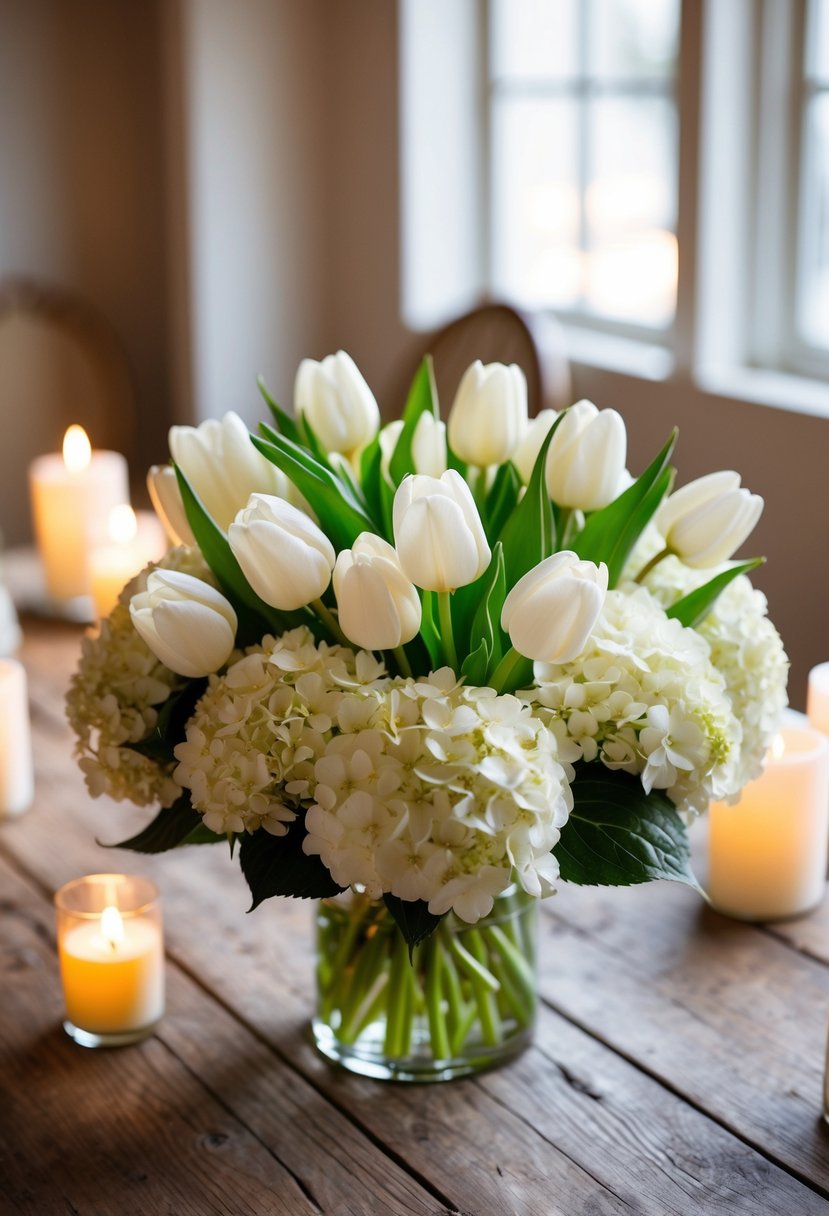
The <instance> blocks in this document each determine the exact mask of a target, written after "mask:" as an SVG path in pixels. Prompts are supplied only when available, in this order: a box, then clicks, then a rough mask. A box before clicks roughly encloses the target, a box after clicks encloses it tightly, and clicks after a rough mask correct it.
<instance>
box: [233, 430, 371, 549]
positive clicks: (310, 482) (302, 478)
mask: <svg viewBox="0 0 829 1216" xmlns="http://www.w3.org/2000/svg"><path fill="white" fill-rule="evenodd" d="M253 442H254V444H255V445H256V447H257V448H258V449H259V451H260V452H261V453H262V454H263V455H264V456H267V458H268V460H270V461H272V462H273V463H274V464H275V465H276V466H277V467H278V468H280V469H282V472H283V473H285V475H286V476H287V477H289V478H290V479H291V481H292V482H293V483H294V485H295V486H296V487H297V489H298V490H299V492H300V493H301V494H303V495H304V496H305V498H307V500H308V502H309V503H310V505H311V508H312V510H313V511H314V512H315V514H316V516H317V519H318V520H319V523H320V527H321V528H322V530H323V532H325V534H326V536H327V537H328V539H329V540H330V541H331V543H332V545H333V546H334V548H335V549H336V550H337V552H340V551H341V550H342V549H350V548H351V546H352V545H353V544H354V541H355V540H356V539H357V537H358V536H359V535H360V533H361V532H379V531H380V529H379V527H378V526H377V525H376V524H375V522H374V520H372V519H370V518H369V516H368V515H367V514H366V512H365V511H364V510H363V508H362V507H361V506H360V505H359V503H357V502H355V501H354V500H353V497H352V495H351V494H350V493H349V492H348V491H347V490H346V488H345V487H344V486H343V484H342V482H340V481H338V480H337V478H336V477H335V476H334V474H333V473H331V472H330V471H329V470H328V469H326V468H324V467H323V465H321V464H319V462H318V461H316V460H314V458H313V457H312V456H311V455H310V454H309V453H308V452H306V451H305V450H304V449H303V448H301V447H300V446H299V445H298V444H295V443H291V442H290V440H287V439H285V438H283V437H282V436H281V435H276V436H275V437H274V439H273V441H272V442H271V441H268V440H266V439H260V438H259V437H258V436H253Z"/></svg>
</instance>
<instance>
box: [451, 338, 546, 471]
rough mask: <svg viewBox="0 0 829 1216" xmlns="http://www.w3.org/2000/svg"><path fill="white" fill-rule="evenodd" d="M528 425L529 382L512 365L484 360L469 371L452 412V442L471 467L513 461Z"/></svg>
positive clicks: (476, 362) (467, 370) (475, 363)
mask: <svg viewBox="0 0 829 1216" xmlns="http://www.w3.org/2000/svg"><path fill="white" fill-rule="evenodd" d="M526 426H527V380H526V377H525V375H524V373H523V372H522V371H521V368H520V367H518V365H517V364H515V363H511V364H510V365H509V367H507V366H505V364H503V363H490V364H488V365H487V366H486V367H484V365H483V363H481V361H480V359H476V360H475V362H474V363H473V364H472V365H471V366H470V367H468V368H467V369H466V371H465V372H464V375H463V379H462V380H461V382H460V384H459V385H458V391H457V393H456V394H455V400H454V402H453V404H452V409H451V410H450V411H449V443H450V445H451V447H452V451H453V452H455V454H456V455H457V456H459V457H460V458H461V460H465V461H466V462H467V464H474V465H477V466H479V467H485V466H486V465H491V464H503V462H504V461H505V460H509V458H510V456H511V455H512V453H513V451H514V450H515V446H516V444H517V443H518V441H519V440H520V438H521V436H522V435H523V433H524V431H525V429H526Z"/></svg>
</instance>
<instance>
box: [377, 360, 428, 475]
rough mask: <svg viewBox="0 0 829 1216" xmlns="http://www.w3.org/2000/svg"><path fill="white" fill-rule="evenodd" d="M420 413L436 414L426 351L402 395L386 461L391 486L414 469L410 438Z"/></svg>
mask: <svg viewBox="0 0 829 1216" xmlns="http://www.w3.org/2000/svg"><path fill="white" fill-rule="evenodd" d="M421 414H431V415H432V417H434V418H438V417H440V414H439V411H438V408H437V389H436V388H435V371H434V367H433V365H432V356H431V355H426V357H425V358H424V359H423V361H422V362H421V364H420V366H419V367H418V369H417V371H416V372H415V377H414V380H413V381H412V386H411V388H410V389H409V395H408V397H407V398H406V408H405V409H404V411H403V429H402V430H401V432H400V434H399V436H398V437H397V443H396V444H395V445H394V451H393V452H392V456H391V460H390V461H389V476H390V477H391V480H392V483H393V484H394V485H395V486H399V485H400V483H401V481H402V480H403V478H404V477H405V476H406V474H407V473H414V472H415V464H414V456H413V455H412V440H413V438H414V433H415V427H416V426H417V424H418V421H419V420H420V415H421Z"/></svg>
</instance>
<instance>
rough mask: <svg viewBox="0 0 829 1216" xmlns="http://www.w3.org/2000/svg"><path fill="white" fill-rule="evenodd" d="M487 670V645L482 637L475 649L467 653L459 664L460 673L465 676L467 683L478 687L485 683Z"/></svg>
mask: <svg viewBox="0 0 829 1216" xmlns="http://www.w3.org/2000/svg"><path fill="white" fill-rule="evenodd" d="M488 671H489V647H488V646H487V644H486V641H485V640H484V639H483V638H482V639H481V644H480V646H479V647H478V648H477V650H473V652H472V654H468V655H467V656H466V658H465V659H464V661H463V663H462V664H461V675H462V676H463V677H464V678H465V680H466V682H467V684H474V685H478V686H479V687H480V686H481V685H483V684H486V677H487V672H488Z"/></svg>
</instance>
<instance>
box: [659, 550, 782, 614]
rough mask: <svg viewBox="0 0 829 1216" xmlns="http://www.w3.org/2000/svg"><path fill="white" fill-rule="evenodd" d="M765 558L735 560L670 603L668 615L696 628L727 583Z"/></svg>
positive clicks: (752, 568) (756, 565)
mask: <svg viewBox="0 0 829 1216" xmlns="http://www.w3.org/2000/svg"><path fill="white" fill-rule="evenodd" d="M765 560H766V559H765V558H764V557H753V558H751V559H750V561H747V562H737V563H736V565H734V566H732V567H731V568H730V569H729V570H723V571H722V573H720V574H715V575H714V577H713V578H712V579H709V581H708V582H707V583H703V585H702V586H701V587H697V588H696V590H695V591H689V592H688V594H687V595H684V596H683V597H682V599H681V600H677V601H676V603H675V604H672V605H671V607H670V608H669V609H668V610H667V613H668V616H670V617H673V618H674V620H677V621H679V623H680V625H689V626H690V627H691V628H692V629H694V628H696V626H697V625H698V624H699V623H700V621H703V620H705V618H706V617H707V616H708V613H709V612H710V611H711V609H712V608H713V607H714V604H715V603H716V601H717V598H718V597H719V596H720V595H721V594H722V593H723V591H725V589H726V587H727V586H728V584H729V583H731V582H733V581H734V579H735V578H737V576H738V575H740V574H748V572H749V570H756V569H757V567H758V566H762V565H763V563H764V562H765Z"/></svg>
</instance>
